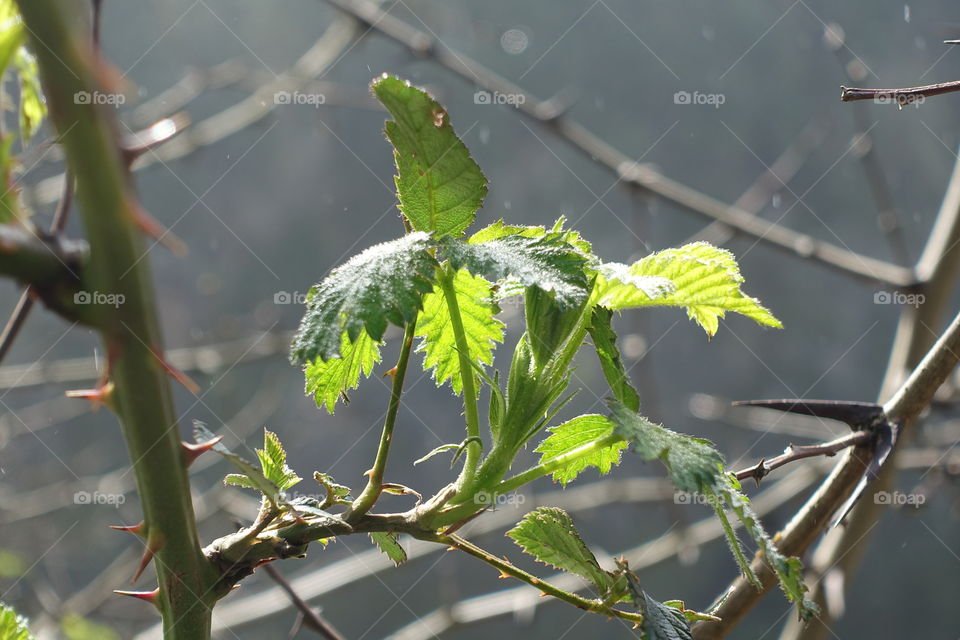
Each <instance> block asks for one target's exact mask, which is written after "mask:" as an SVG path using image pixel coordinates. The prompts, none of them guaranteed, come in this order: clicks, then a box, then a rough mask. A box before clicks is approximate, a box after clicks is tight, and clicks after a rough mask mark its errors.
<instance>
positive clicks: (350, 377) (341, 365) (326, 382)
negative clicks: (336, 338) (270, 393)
mask: <svg viewBox="0 0 960 640" xmlns="http://www.w3.org/2000/svg"><path fill="white" fill-rule="evenodd" d="M380 344H381V343H378V342H376V341H374V340H373V339H372V338H371V337H370V336H369V335H368V334H367V332H366V330H364V331H361V332H360V335H359V336H357V339H356V340H355V341H351V340H350V336H349V335H347V332H346V331H344V332H343V333H342V334H341V335H340V355H339V356H334V357H332V358H329V359H328V360H321V359H320V358H317V359H316V360H314V361H313V362H311V363H310V364H308V365H307V366H306V368H305V369H304V372H303V375H304V378H306V393H307V395H312V396H313V399H314V400H315V401H316V403H317V406H318V407H320V406H323V407H326V409H327V411H328V412H330V413H333V409H334V407H335V406H336V404H337V400H338V399H339V398H342V397H344V394H345V393H346V391H348V390H349V389H356V388H357V385H358V384H359V383H360V376H361V375H364V376H368V377H369V375H370V372H371V371H373V366H374V365H375V364H377V363H378V362H380Z"/></svg>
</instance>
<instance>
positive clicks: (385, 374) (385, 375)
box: [383, 367, 397, 378]
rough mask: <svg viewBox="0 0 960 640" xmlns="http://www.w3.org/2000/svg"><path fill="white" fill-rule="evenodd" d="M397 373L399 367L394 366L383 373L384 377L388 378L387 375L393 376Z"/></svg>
mask: <svg viewBox="0 0 960 640" xmlns="http://www.w3.org/2000/svg"><path fill="white" fill-rule="evenodd" d="M395 375H397V368H396V367H393V368H392V369H387V371H386V372H385V373H384V374H383V377H384V378H386V377H387V376H390V377H391V378H392V377H393V376H395Z"/></svg>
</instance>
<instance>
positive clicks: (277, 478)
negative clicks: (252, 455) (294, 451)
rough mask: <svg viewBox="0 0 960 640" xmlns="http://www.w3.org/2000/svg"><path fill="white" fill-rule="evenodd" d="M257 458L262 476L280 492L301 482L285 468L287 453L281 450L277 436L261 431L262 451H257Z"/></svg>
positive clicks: (290, 470)
mask: <svg viewBox="0 0 960 640" xmlns="http://www.w3.org/2000/svg"><path fill="white" fill-rule="evenodd" d="M257 457H258V458H260V468H261V469H263V475H264V476H266V477H267V480H269V481H270V482H272V483H273V484H275V485H277V487H279V488H280V490H281V491H286V490H287V489H289V488H290V487H292V486H294V485H295V484H297V483H298V482H300V480H302V478H301V477H300V476H298V475H297V474H296V473H294V472H293V470H292V469H291V468H290V467H288V466H287V452H286V451H284V450H283V445H281V444H280V439H279V438H277V434H275V433H273V432H272V431H268V430H267V429H264V430H263V449H257Z"/></svg>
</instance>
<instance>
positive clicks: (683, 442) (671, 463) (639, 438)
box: [610, 400, 723, 493]
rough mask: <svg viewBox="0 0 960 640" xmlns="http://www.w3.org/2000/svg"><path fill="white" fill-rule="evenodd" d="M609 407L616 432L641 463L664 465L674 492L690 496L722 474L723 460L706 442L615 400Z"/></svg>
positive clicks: (709, 485) (708, 485)
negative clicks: (631, 447)
mask: <svg viewBox="0 0 960 640" xmlns="http://www.w3.org/2000/svg"><path fill="white" fill-rule="evenodd" d="M610 407H611V409H612V410H613V422H614V423H615V424H616V429H617V433H618V434H619V435H620V436H621V437H623V438H624V439H625V440H627V441H629V442H630V444H631V445H633V450H634V451H636V452H637V453H638V454H640V457H641V458H643V459H644V460H648V461H649V460H660V461H661V462H663V464H664V465H666V467H667V470H668V471H669V472H670V480H671V481H672V482H673V486H675V487H676V488H677V489H679V490H680V491H690V492H691V493H692V492H696V491H702V490H703V489H704V488H705V487H706V488H709V487H713V486H716V484H717V482H718V478H719V477H720V476H721V475H722V469H723V457H722V456H721V455H720V452H718V451H717V450H716V449H715V448H714V446H713V443H711V442H710V441H709V440H703V439H702V438H694V437H693V436H688V435H684V434H682V433H677V432H676V431H671V430H670V429H667V428H666V427H662V426H660V425H658V424H654V423H652V422H650V421H649V420H647V419H646V418H644V417H643V416H641V415H640V414H638V413H637V412H635V411H631V410H630V409H628V408H627V407H626V406H625V405H624V404H623V403H621V402H619V401H617V400H612V401H610Z"/></svg>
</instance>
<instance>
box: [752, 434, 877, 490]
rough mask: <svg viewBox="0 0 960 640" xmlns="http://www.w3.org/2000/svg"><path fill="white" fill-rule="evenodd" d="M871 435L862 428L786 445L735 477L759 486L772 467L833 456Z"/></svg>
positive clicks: (861, 442)
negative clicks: (825, 439)
mask: <svg viewBox="0 0 960 640" xmlns="http://www.w3.org/2000/svg"><path fill="white" fill-rule="evenodd" d="M873 437H874V434H873V433H872V432H871V431H869V430H866V429H863V430H860V431H854V432H853V433H850V434H847V435H845V436H843V437H842V438H837V439H835V440H831V441H829V442H824V443H822V444H810V445H803V446H798V445H790V446H789V447H787V449H786V451H784V452H783V453H782V454H780V455H779V456H777V457H775V458H770V459H769V460H767V459H765V458H761V459H760V462H758V463H757V464H755V465H753V466H752V467H748V468H746V469H743V470H741V471H737V472H736V473H735V474H734V475H735V476H736V477H737V480H746V479H747V478H753V479H754V480H755V481H756V482H757V486H760V481H761V480H763V479H764V478H765V477H766V476H767V475H768V474H769V473H770V472H771V471H773V470H774V469H779V468H780V467H782V466H783V465H785V464H789V463H791V462H796V461H797V460H803V459H804V458H813V457H816V456H828V457H829V456H834V455H836V454H837V453H838V452H840V451H843V450H844V449H846V448H848V447H855V446H857V445H860V444H865V443H866V442H868V441H870V439H871V438H873Z"/></svg>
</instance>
